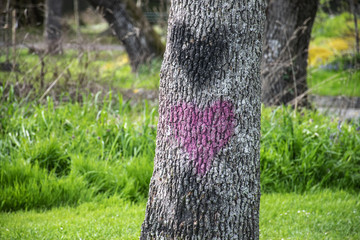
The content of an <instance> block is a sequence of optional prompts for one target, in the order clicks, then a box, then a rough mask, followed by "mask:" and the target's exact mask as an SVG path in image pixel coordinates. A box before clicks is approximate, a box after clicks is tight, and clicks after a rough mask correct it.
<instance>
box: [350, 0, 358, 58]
mask: <svg viewBox="0 0 360 240" xmlns="http://www.w3.org/2000/svg"><path fill="white" fill-rule="evenodd" d="M349 4H350V8H351V12H352V13H353V15H354V25H355V42H356V53H357V54H359V53H360V47H359V29H358V23H357V16H356V14H357V13H356V8H355V6H356V5H355V0H349Z"/></svg>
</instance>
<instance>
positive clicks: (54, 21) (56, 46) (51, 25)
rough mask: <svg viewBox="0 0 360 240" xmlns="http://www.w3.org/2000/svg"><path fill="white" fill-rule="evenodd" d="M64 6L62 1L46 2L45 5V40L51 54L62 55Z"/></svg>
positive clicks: (47, 0) (51, 0) (48, 0)
mask: <svg viewBox="0 0 360 240" xmlns="http://www.w3.org/2000/svg"><path fill="white" fill-rule="evenodd" d="M62 4H63V1H62V0H46V4H45V14H46V16H45V38H46V43H47V51H48V52H49V53H51V54H59V53H62V43H61V40H62V39H61V35H62V34H61V16H62Z"/></svg>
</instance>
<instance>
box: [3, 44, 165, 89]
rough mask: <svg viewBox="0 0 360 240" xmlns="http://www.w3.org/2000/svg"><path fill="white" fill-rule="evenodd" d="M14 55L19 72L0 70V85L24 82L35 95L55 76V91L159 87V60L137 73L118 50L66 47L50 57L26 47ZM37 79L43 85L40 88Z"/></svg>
mask: <svg viewBox="0 0 360 240" xmlns="http://www.w3.org/2000/svg"><path fill="white" fill-rule="evenodd" d="M10 53H11V54H10V58H9V61H10V62H11V63H12V61H13V55H12V52H11V51H10ZM15 56H16V62H17V64H18V66H19V67H18V70H19V72H3V71H0V79H1V81H0V84H3V83H4V82H10V83H13V84H15V83H26V84H27V86H28V87H29V88H31V89H32V90H33V91H35V93H37V94H38V95H41V94H42V93H43V92H44V91H45V89H46V88H48V87H49V86H50V84H51V83H52V82H54V80H55V79H57V78H58V77H59V79H58V81H57V82H56V87H55V88H53V90H54V91H57V92H55V93H56V94H58V93H59V92H60V93H61V92H64V91H65V89H69V88H70V89H72V90H76V91H78V90H81V91H82V92H84V91H85V90H87V92H93V93H94V89H96V88H100V89H98V90H104V89H105V91H108V89H120V88H124V89H129V88H131V89H136V88H144V89H151V90H156V89H158V87H159V79H160V76H159V70H160V65H161V60H159V59H155V60H153V61H152V62H150V63H149V64H148V65H146V66H145V65H144V66H140V69H139V71H138V73H133V72H131V67H130V64H129V61H128V58H127V55H126V54H125V53H124V52H121V51H114V50H109V51H85V52H81V51H75V50H67V51H65V53H64V54H63V55H58V56H52V55H41V54H35V53H32V54H31V53H29V51H28V50H25V49H20V50H18V51H17V52H16V54H15ZM41 59H43V60H41ZM5 61H6V56H5V54H3V55H1V56H0V62H5ZM41 82H43V85H44V86H43V87H42V88H41ZM69 92H71V91H69ZM85 92H86V91H85ZM95 92H96V91H95Z"/></svg>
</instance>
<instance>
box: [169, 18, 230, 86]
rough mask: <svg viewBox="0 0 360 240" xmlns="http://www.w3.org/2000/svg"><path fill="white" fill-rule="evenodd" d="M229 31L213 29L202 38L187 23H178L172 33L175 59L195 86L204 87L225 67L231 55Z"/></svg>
mask: <svg viewBox="0 0 360 240" xmlns="http://www.w3.org/2000/svg"><path fill="white" fill-rule="evenodd" d="M226 36H227V29H226V28H225V27H222V28H220V29H215V28H214V29H212V28H209V30H208V32H207V34H206V36H205V37H202V38H198V37H196V36H195V34H194V32H193V31H192V30H191V28H190V27H188V26H187V25H186V24H185V23H175V24H174V26H173V27H172V30H171V31H170V44H171V46H172V48H173V52H172V55H173V56H174V58H175V59H173V60H175V61H177V63H178V64H179V65H180V66H181V68H182V70H183V72H184V73H185V74H186V77H187V79H188V80H189V82H190V83H192V84H194V85H193V86H197V87H201V86H203V85H204V84H206V83H207V82H208V81H211V80H212V79H213V77H214V74H215V71H216V70H220V69H221V67H222V62H223V59H224V58H226V54H228V51H229V44H228V42H227V39H226Z"/></svg>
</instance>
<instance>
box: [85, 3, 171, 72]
mask: <svg viewBox="0 0 360 240" xmlns="http://www.w3.org/2000/svg"><path fill="white" fill-rule="evenodd" d="M88 1H89V3H90V4H91V5H92V6H93V7H94V8H98V7H99V8H100V9H101V12H102V13H103V15H104V18H105V19H106V21H107V22H108V23H109V24H110V26H111V27H112V29H113V30H114V31H115V33H116V36H117V37H118V39H119V40H120V41H121V42H122V43H123V44H124V46H125V49H126V52H127V53H128V55H129V59H130V63H131V67H132V69H133V71H136V70H137V68H138V66H139V65H140V64H143V63H145V62H147V61H148V60H150V59H151V58H153V57H157V56H162V54H163V52H164V46H163V44H162V43H161V41H160V38H159V36H158V35H157V34H156V33H155V32H154V30H153V28H152V27H151V26H150V24H149V22H148V21H147V19H146V18H145V16H144V15H143V13H142V11H141V9H140V8H138V7H136V2H135V1H133V0H88Z"/></svg>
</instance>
